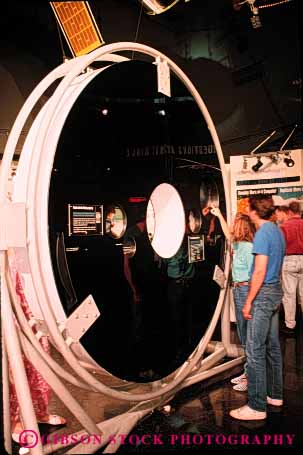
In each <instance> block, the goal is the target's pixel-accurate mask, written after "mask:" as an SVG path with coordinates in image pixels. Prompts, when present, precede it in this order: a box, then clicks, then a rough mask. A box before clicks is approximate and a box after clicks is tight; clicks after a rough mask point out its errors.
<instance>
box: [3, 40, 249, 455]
mask: <svg viewBox="0 0 303 455" xmlns="http://www.w3.org/2000/svg"><path fill="white" fill-rule="evenodd" d="M123 51H133V52H138V53H141V54H145V55H147V56H150V57H151V59H153V60H154V61H157V60H159V59H161V61H165V62H166V63H167V65H168V67H169V69H170V71H172V72H173V73H174V74H175V75H176V76H177V77H178V78H179V79H180V80H181V81H182V83H183V84H184V85H185V86H186V88H187V89H188V90H189V92H190V93H191V95H192V96H193V98H194V99H195V101H196V103H197V105H198V107H199V109H200V111H201V113H202V115H203V117H204V119H205V121H206V123H207V125H208V128H209V131H210V133H211V136H212V139H213V142H214V145H215V148H216V151H217V155H218V160H219V164H220V168H221V171H222V179H223V185H224V191H225V199H226V207H227V222H228V223H229V222H230V213H231V210H230V204H231V201H230V191H229V184H228V176H227V171H226V168H225V163H224V158H223V153H222V149H221V145H220V142H219V139H218V136H217V133H216V130H215V127H214V124H213V122H212V119H211V117H210V115H209V113H208V110H207V108H206V106H205V104H204V102H203V100H202V98H201V96H200V94H199V93H198V91H197V90H196V88H195V87H194V85H193V84H192V83H191V81H190V80H189V79H188V77H187V76H186V75H185V74H184V73H183V71H182V70H181V69H180V68H179V67H178V66H177V65H176V64H175V63H174V62H173V61H171V60H170V59H169V58H168V57H166V56H165V55H164V54H162V53H160V52H158V51H157V50H155V49H153V48H151V47H149V46H145V45H142V44H139V43H131V42H125V43H124V42H121V43H114V44H110V45H107V46H104V47H102V48H99V49H97V50H96V51H94V52H91V53H90V54H88V55H84V56H81V57H78V58H75V59H73V60H70V61H68V62H65V63H63V64H62V65H60V66H59V67H58V68H56V69H54V70H53V71H52V72H51V73H50V74H48V75H47V76H46V77H45V78H44V79H43V80H42V81H41V82H40V83H39V84H38V86H37V87H36V88H35V89H34V91H33V92H32V94H31V95H30V96H29V98H28V99H27V100H26V102H25V103H24V105H23V107H22V109H21V110H20V112H19V114H18V116H17V118H16V121H15V123H14V126H13V128H12V130H11V133H10V136H9V138H8V141H7V145H6V148H5V152H4V156H3V160H2V165H1V168H0V207H2V208H3V207H4V206H5V205H6V204H10V202H7V200H6V199H7V188H8V178H9V170H10V166H11V163H12V159H13V155H14V152H15V149H16V145H17V142H18V139H19V137H20V135H21V134H22V130H23V127H24V124H25V123H26V121H27V119H28V117H29V115H30V114H31V112H32V110H33V108H34V106H35V105H36V103H37V101H38V100H39V99H40V98H41V96H42V95H43V94H44V93H45V91H46V90H47V89H48V88H49V87H50V86H51V85H52V84H53V83H54V82H56V81H57V80H58V79H62V80H61V82H60V83H59V85H58V86H57V88H56V90H55V91H54V93H53V95H52V96H51V98H50V99H49V100H48V102H47V103H46V104H45V105H44V106H43V107H42V108H41V110H40V112H39V114H38V115H37V117H36V118H35V120H34V122H33V124H32V127H31V128H30V131H29V133H28V136H27V138H26V141H25V143H24V146H23V149H22V153H21V156H20V160H19V164H18V168H17V174H16V178H15V182H14V191H13V196H12V204H16V203H21V204H24V206H25V207H26V217H24V218H25V221H24V223H25V224H26V225H23V226H22V228H23V229H22V232H26V235H27V238H26V245H25V246H23V248H24V250H25V253H26V255H27V258H28V264H29V265H28V271H27V272H28V274H29V276H30V277H31V280H32V284H33V290H34V294H35V295H34V297H35V300H36V305H38V306H39V312H40V314H39V315H37V314H34V318H36V317H37V319H41V315H42V319H43V320H44V324H45V326H46V327H47V332H48V333H49V336H50V340H51V341H52V343H53V345H54V347H55V348H56V349H57V350H58V352H59V353H60V354H61V355H62V356H63V358H64V359H65V361H66V362H67V363H68V364H69V366H70V368H71V369H72V371H73V374H70V373H68V372H66V371H64V370H63V368H62V367H61V366H60V365H58V364H57V362H56V361H55V360H54V359H53V358H52V357H50V356H49V355H48V354H47V353H45V352H44V351H43V349H42V348H41V346H40V343H39V341H38V339H37V338H36V336H35V334H34V332H33V331H32V329H31V326H30V325H29V322H28V321H27V320H26V319H25V317H24V315H23V314H22V310H20V308H18V304H17V300H16V295H15V293H14V290H13V289H12V285H11V283H10V282H9V281H10V280H9V271H8V265H7V251H6V250H7V249H8V248H13V249H14V248H16V247H17V246H19V247H20V245H19V244H18V242H17V240H16V239H15V240H14V236H12V237H11V239H12V240H10V241H9V242H8V243H7V244H5V242H4V244H3V242H2V244H1V252H0V254H1V276H2V288H1V295H2V311H5V315H6V317H5V318H2V323H3V330H4V339H5V347H6V348H7V354H8V360H9V364H10V365H11V367H12V370H13V372H14V370H15V369H16V368H18V374H14V375H13V376H14V382H15V385H16V389H17V394H18V400H19V404H20V408H21V413H22V417H23V421H24V424H25V425H26V427H27V428H31V429H34V430H35V431H37V434H39V432H38V427H37V422H36V420H35V415H34V411H33V408H32V406H30V405H29V403H28V396H29V395H28V393H29V387H28V384H27V379H26V375H25V371H24V367H23V362H22V357H21V349H20V341H21V346H22V348H23V350H24V351H26V352H27V355H28V357H29V359H30V360H31V361H32V362H33V363H34V364H35V367H36V368H37V370H38V371H39V372H40V373H41V374H42V376H44V377H45V378H47V381H48V382H49V385H50V386H51V388H52V389H53V390H55V391H56V393H58V392H59V393H58V396H59V398H60V399H62V401H63V402H64V403H65V405H66V406H67V407H68V408H69V409H70V410H71V411H72V412H73V413H74V415H75V416H76V418H77V419H78V420H79V422H81V424H82V425H83V426H84V427H85V428H86V430H87V431H95V432H96V431H100V430H101V431H102V432H104V433H108V434H113V432H114V431H116V432H118V431H119V430H121V428H122V427H123V431H124V433H125V432H126V431H127V432H129V431H130V430H131V429H132V428H133V426H134V425H135V424H136V423H137V422H138V420H139V419H140V418H142V417H143V416H144V415H146V414H147V413H149V412H151V411H152V410H153V409H154V408H156V407H158V406H159V405H163V404H165V403H166V402H167V401H169V400H170V399H171V398H172V397H173V396H174V395H175V394H176V393H177V392H178V391H179V390H181V389H182V388H184V387H187V386H189V385H191V384H194V383H196V382H199V381H201V380H203V379H206V378H208V377H211V376H214V375H215V374H218V373H219V372H221V371H224V370H227V369H229V368H231V367H233V366H235V365H237V364H240V363H242V361H243V355H242V352H241V351H240V350H239V349H238V348H237V347H235V346H234V345H232V344H231V342H230V320H229V301H228V298H227V295H228V292H227V290H228V287H226V288H224V289H221V291H220V295H219V298H218V303H217V306H216V308H215V311H214V314H213V317H212V320H211V322H210V324H209V326H208V328H207V330H206V332H205V333H204V334H203V336H202V338H201V341H200V343H199V345H198V346H197V348H196V349H195V351H194V352H193V353H192V354H191V356H190V357H189V358H188V360H187V361H185V362H184V364H183V365H182V366H181V367H180V368H179V369H178V370H176V371H175V372H174V373H172V374H170V375H169V376H167V377H166V378H163V379H161V380H159V381H155V382H153V383H149V384H146V387H145V388H144V390H143V391H142V384H141V388H139V387H138V385H137V384H136V383H129V382H127V381H122V380H121V381H120V382H119V385H118V386H117V385H116V386H115V387H113V386H111V385H110V384H109V383H107V382H108V381H107V379H110V378H112V375H110V374H109V373H108V372H106V371H105V370H103V369H102V367H100V366H98V365H97V364H96V363H95V361H94V360H93V359H92V358H91V357H90V356H89V355H88V353H87V352H86V351H85V349H84V348H83V347H82V346H81V344H80V343H74V342H73V340H72V339H71V340H70V341H71V342H70V343H67V342H66V339H65V338H64V336H63V334H62V330H60V327H61V328H62V326H65V324H67V318H66V315H65V312H64V310H63V306H62V304H61V301H60V298H59V295H58V291H57V288H56V284H55V279H54V276H53V270H52V263H51V257H50V253H49V240H48V191H49V184H50V178H51V171H52V166H53V161H54V156H55V152H56V147H57V143H58V140H59V136H60V133H61V131H62V128H63V125H64V122H65V120H66V117H67V116H68V114H69V112H70V110H71V108H72V106H73V104H74V103H75V101H76V99H77V98H78V96H79V94H80V93H81V92H82V90H83V89H84V88H85V87H86V86H87V85H88V84H89V82H90V81H91V80H92V79H93V78H94V77H96V75H97V74H99V73H100V72H102V71H104V70H106V68H107V67H105V68H102V69H98V70H92V71H89V72H86V71H85V70H86V69H87V68H88V67H89V65H91V64H92V63H93V62H94V61H103V62H108V64H109V65H113V64H115V63H119V62H122V61H125V60H128V59H126V58H125V57H122V56H120V55H117V54H115V53H116V52H123ZM229 269H230V256H229V252H228V251H227V252H226V260H225V270H224V273H225V275H226V276H228V274H229ZM9 289H10V292H9ZM30 303H31V302H29V304H30ZM13 308H14V313H13ZM13 314H14V315H15V318H16V320H17V321H18V324H19V326H20V330H21V333H20V340H19V338H18V334H17V331H16V325H15V323H14V317H13ZM7 315H9V316H7ZM220 316H221V333H222V343H219V344H217V345H211V344H210V341H211V337H212V336H213V333H214V330H215V328H216V325H217V323H218V321H219V318H220ZM8 333H9V334H10V336H9V337H8V336H7V334H8ZM25 335H26V336H25ZM209 349H210V350H213V353H212V354H211V355H209V356H208V357H207V358H205V359H203V355H204V353H205V352H206V351H207V350H209ZM5 353H6V351H5ZM226 355H229V356H230V357H235V358H234V359H233V360H231V361H230V362H226V363H224V364H222V365H218V362H220V360H222V359H223V357H225V356H226ZM4 360H5V357H4ZM4 366H5V365H4ZM90 369H99V371H100V372H102V373H103V374H104V382H100V381H98V380H97V378H96V377H95V376H94V375H92V374H91V373H90V371H89V370H90ZM15 373H16V371H15ZM6 375H7V373H6ZM58 376H59V377H62V378H64V379H65V380H67V381H69V382H71V383H73V384H75V385H77V386H79V387H82V388H84V389H85V390H90V391H94V392H100V393H102V394H104V395H106V396H109V397H111V398H117V399H119V400H122V401H124V402H125V401H126V402H128V403H130V404H131V402H132V403H133V402H137V403H138V404H137V405H136V406H135V407H133V408H131V409H130V411H128V412H127V413H126V414H123V415H121V416H117V417H115V418H114V419H110V421H106V422H102V423H100V424H98V425H97V427H96V425H95V424H94V423H93V422H92V421H91V419H90V418H89V416H88V415H87V414H86V413H85V412H84V410H83V408H81V405H80V404H79V403H77V402H75V400H74V399H73V398H72V397H71V396H69V395H68V394H67V396H66V397H64V394H65V390H64V389H65V388H64V387H63V386H62V383H61V381H60V380H59V379H58ZM7 394H8V392H7V381H6V383H5V403H6V411H5V414H4V421H5V435H6V438H5V446H6V449H7V450H8V451H9V450H10V441H9V440H8V437H9V434H10V424H9V415H8V410H7V406H8V401H7ZM120 417H122V419H120ZM117 422H118V424H117ZM98 428H99V430H98ZM105 440H106V438H105ZM102 445H104V444H103V443H102ZM85 447H86V449H85V450H86V452H85V453H92V452H93V451H94V450H96V446H95V445H94V447H90V446H89V445H87V444H85ZM59 448H60V447H59V446H56V449H59ZM77 450H82V447H80V446H77V447H76V448H74V449H71V450H70V451H69V452H68V453H79V452H78V451H77ZM52 451H54V447H52V448H50V447H49V446H45V447H43V448H42V446H41V443H39V441H38V445H37V446H36V447H34V448H32V449H30V452H31V453H33V454H34V455H36V454H37V455H38V454H39V455H40V454H42V453H51V452H52ZM110 451H114V447H110V448H107V449H105V452H110ZM81 453H84V452H82V451H81Z"/></svg>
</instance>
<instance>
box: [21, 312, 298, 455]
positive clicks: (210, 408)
mask: <svg viewBox="0 0 303 455" xmlns="http://www.w3.org/2000/svg"><path fill="white" fill-rule="evenodd" d="M302 331H303V323H302V320H300V321H299V324H298V327H297V330H296V333H295V335H294V336H287V335H283V334H282V333H281V346H282V352H283V357H284V402H285V404H284V406H283V408H282V409H281V410H280V409H278V408H274V407H270V406H269V407H268V417H267V419H266V420H265V421H255V422H254V421H251V422H244V421H243V422H242V421H237V420H234V419H232V418H231V417H230V416H229V411H230V409H232V408H237V407H240V406H242V405H243V404H245V403H246V395H247V394H246V392H237V391H235V390H233V389H232V384H231V383H230V379H231V377H234V376H236V375H238V374H239V373H240V372H241V367H239V366H238V367H236V368H234V369H233V370H230V371H227V372H224V373H221V375H220V376H217V377H216V378H210V379H208V380H206V381H203V382H201V383H198V384H195V385H193V386H191V387H189V388H187V389H184V390H182V391H181V392H179V393H178V394H177V395H176V396H175V398H174V399H173V400H172V401H171V403H170V405H171V408H172V410H171V412H170V414H164V413H163V412H160V411H157V410H156V411H155V412H154V413H153V414H151V415H150V416H149V417H147V418H146V419H144V420H142V421H141V422H140V423H139V424H138V425H137V426H136V427H135V428H134V429H133V431H132V433H131V435H133V439H132V443H130V442H127V441H126V444H124V445H122V446H121V447H120V448H119V450H118V452H117V453H133V454H137V453H170V452H175V453H176V452H177V453H178V452H191V453H202V452H204V450H211V451H212V452H221V451H224V450H226V449H229V448H231V449H232V448H233V449H235V450H241V453H246V452H250V453H255V452H256V450H258V449H259V448H260V449H262V448H263V449H264V448H266V449H267V448H268V449H270V450H279V449H282V448H290V447H292V448H299V447H302V446H303V432H302V424H303V360H302V354H303V337H302V333H303V332H302ZM232 336H233V337H236V331H235V327H232ZM69 389H70V390H71V392H72V393H73V395H74V396H75V397H76V398H77V399H78V401H79V402H80V403H81V405H82V406H83V407H84V408H85V409H86V411H87V412H88V413H89V414H90V415H91V416H92V418H93V419H94V420H95V421H96V422H100V421H102V420H104V419H105V420H106V419H108V418H111V417H113V416H115V415H117V414H119V413H121V412H125V411H126V410H127V404H126V403H122V402H120V401H118V400H113V399H110V398H107V397H104V396H100V394H97V393H94V392H89V393H87V392H85V391H82V390H79V389H77V388H75V387H72V386H69ZM50 411H51V412H53V413H56V414H60V415H64V416H65V417H66V419H67V422H68V423H67V426H66V427H65V428H63V429H60V430H59V431H58V429H57V430H56V429H55V428H48V429H47V430H48V431H52V433H53V434H55V433H56V434H60V433H63V434H70V433H71V432H74V431H77V430H79V428H80V424H79V422H78V421H77V420H76V419H75V418H74V417H73V416H72V415H71V414H70V413H69V412H68V411H67V410H66V409H65V407H64V405H63V404H62V403H60V402H59V401H58V400H57V399H56V396H55V395H53V399H52V403H51V409H50ZM41 430H42V432H43V431H46V429H45V428H41ZM143 435H152V436H154V437H155V438H156V439H154V442H153V443H152V444H149V445H147V444H143V443H142V440H140V437H141V436H143ZM292 438H293V440H292V441H291V439H292ZM159 441H160V442H161V444H160V443H159ZM17 448H18V447H17V445H14V452H13V453H18V451H17ZM102 450H103V449H102ZM65 452H66V450H64V451H63V450H60V451H57V452H56V453H59V454H60V453H61V454H63V453H65ZM75 453H77V452H75ZM99 453H102V451H101V450H100V451H99Z"/></svg>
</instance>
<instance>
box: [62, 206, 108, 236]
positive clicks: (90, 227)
mask: <svg viewBox="0 0 303 455" xmlns="http://www.w3.org/2000/svg"><path fill="white" fill-rule="evenodd" d="M68 235H69V236H71V235H81V236H83V235H103V205H90V204H68Z"/></svg>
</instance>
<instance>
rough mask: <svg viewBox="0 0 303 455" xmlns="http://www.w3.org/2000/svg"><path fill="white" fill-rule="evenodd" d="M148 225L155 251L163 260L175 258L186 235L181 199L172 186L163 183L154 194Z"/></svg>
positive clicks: (151, 200) (148, 208) (152, 195)
mask: <svg viewBox="0 0 303 455" xmlns="http://www.w3.org/2000/svg"><path fill="white" fill-rule="evenodd" d="M146 225H147V232H148V234H149V238H150V240H151V245H152V247H153V249H154V251H155V252H156V253H157V254H158V255H159V256H160V257H162V258H170V257H172V256H174V255H175V254H176V253H177V251H178V250H179V248H180V246H181V243H182V240H183V237H184V234H185V213H184V207H183V203H182V200H181V197H180V195H179V193H178V191H177V190H176V189H175V188H174V187H173V186H172V185H170V184H168V183H161V184H160V185H158V186H157V187H156V188H155V189H154V191H153V192H152V194H151V196H150V199H149V201H148V206H147V216H146Z"/></svg>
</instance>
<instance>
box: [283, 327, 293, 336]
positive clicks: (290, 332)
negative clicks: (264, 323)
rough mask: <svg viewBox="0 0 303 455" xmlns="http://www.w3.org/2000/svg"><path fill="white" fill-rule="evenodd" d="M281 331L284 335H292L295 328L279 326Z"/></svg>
mask: <svg viewBox="0 0 303 455" xmlns="http://www.w3.org/2000/svg"><path fill="white" fill-rule="evenodd" d="M281 332H282V333H284V334H285V335H294V334H295V329H291V328H290V327H287V326H284V327H282V328H281Z"/></svg>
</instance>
